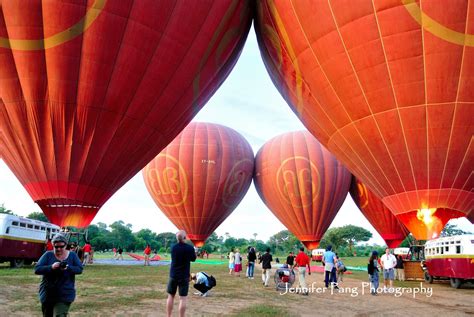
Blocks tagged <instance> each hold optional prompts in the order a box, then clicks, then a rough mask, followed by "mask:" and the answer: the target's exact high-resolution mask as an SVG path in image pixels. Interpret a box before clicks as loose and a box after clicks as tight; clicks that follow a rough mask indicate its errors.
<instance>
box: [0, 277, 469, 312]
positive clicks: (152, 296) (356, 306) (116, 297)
mask: <svg viewBox="0 0 474 317" xmlns="http://www.w3.org/2000/svg"><path fill="white" fill-rule="evenodd" d="M129 270H131V269H129ZM141 271H142V270H138V269H136V271H135V272H141ZM143 271H144V272H149V273H145V276H147V277H148V276H149V277H150V279H151V280H152V282H151V283H149V284H148V285H147V286H144V285H145V284H142V285H143V286H140V285H128V286H126V287H120V286H106V285H104V286H103V287H98V288H96V286H97V285H94V284H87V283H86V281H87V280H86V279H84V280H79V282H78V284H79V285H78V288H79V289H82V292H81V295H80V296H78V298H77V300H76V302H75V303H74V304H73V308H72V309H71V312H70V316H73V317H74V316H127V317H128V316H164V315H165V309H166V297H167V294H166V290H165V288H166V281H167V271H165V270H162V269H161V270H160V269H155V268H149V269H148V268H147V269H144V270H143ZM127 272H128V271H127ZM158 272H163V273H164V274H162V275H161V276H160V275H158V274H157V273H158ZM273 272H274V270H273ZM255 273H256V274H255V279H254V280H250V279H247V278H245V277H244V275H242V276H241V277H240V278H239V277H235V276H229V275H228V274H227V272H226V271H225V270H222V269H219V270H216V271H215V273H213V274H215V276H216V278H217V281H218V282H217V283H218V285H217V287H216V288H215V289H213V290H212V295H211V296H210V297H206V298H203V297H199V296H196V295H193V289H192V287H191V288H190V294H189V296H188V310H187V312H188V314H187V315H188V316H226V315H234V316H235V315H239V316H253V315H254V314H250V313H248V311H249V308H252V307H253V308H256V307H272V306H275V307H277V309H279V310H277V311H286V312H287V313H288V315H290V316H328V315H331V316H375V315H378V316H380V315H382V316H400V315H406V316H412V315H416V316H429V317H441V316H449V317H451V316H467V315H471V316H472V315H474V303H473V302H474V301H473V299H474V296H473V295H474V287H472V286H471V287H467V288H463V289H458V290H455V289H452V288H451V287H450V286H449V283H434V284H425V283H422V284H421V283H420V282H410V283H406V285H407V288H405V289H398V293H395V294H383V293H381V294H379V295H377V296H372V295H370V294H369V286H368V284H367V283H366V282H364V281H360V280H358V279H355V278H350V277H348V276H346V277H345V278H344V282H343V283H341V284H340V287H341V290H340V292H337V291H331V290H330V289H324V288H323V286H324V283H323V274H322V273H313V274H311V275H310V276H307V284H308V285H309V286H310V287H312V288H311V290H310V294H309V295H308V296H303V295H299V294H293V293H291V292H280V291H276V290H275V288H274V284H273V282H272V283H271V287H267V288H265V287H264V286H263V285H262V282H261V279H260V277H261V270H260V269H257V270H256V272H255ZM85 276H87V275H85ZM157 276H159V279H157ZM24 278H25V279H28V283H27V284H25V285H15V283H4V284H3V285H2V287H1V288H0V307H1V309H0V317H1V316H39V315H40V314H39V312H40V309H39V305H38V301H37V290H38V283H39V277H36V276H33V277H30V276H25V277H24ZM135 278H136V277H135ZM88 281H89V283H92V282H93V281H92V279H90V280H88ZM123 281H126V280H123ZM296 284H298V283H297V282H296V283H295V285H294V286H295V287H296V286H297V285H296ZM420 287H423V289H421V288H420ZM414 289H417V290H418V291H421V293H418V294H415V295H414V294H413V290H414ZM94 292H97V293H94ZM145 293H147V294H149V295H147V296H146V297H140V296H138V295H140V294H145ZM97 298H98V300H99V301H100V304H99V305H97V304H96V306H94V308H92V309H90V308H89V309H88V308H87V307H88V305H87V303H90V302H91V301H94V300H97ZM127 298H136V300H133V301H131V300H128V301H127V300H126V299H127ZM177 299H178V298H177ZM110 302H112V303H115V302H116V303H117V305H112V306H110V305H108V306H107V305H106V304H107V303H110ZM177 302H178V300H176V303H175V309H174V316H177V309H178V307H177ZM275 315H276V316H278V314H275ZM266 316H268V314H267V315H266Z"/></svg>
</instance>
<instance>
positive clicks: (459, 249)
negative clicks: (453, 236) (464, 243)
mask: <svg viewBox="0 0 474 317" xmlns="http://www.w3.org/2000/svg"><path fill="white" fill-rule="evenodd" d="M460 253H461V246H460V245H457V246H456V254H460Z"/></svg>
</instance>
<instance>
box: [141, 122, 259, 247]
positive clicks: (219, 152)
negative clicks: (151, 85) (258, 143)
mask: <svg viewBox="0 0 474 317" xmlns="http://www.w3.org/2000/svg"><path fill="white" fill-rule="evenodd" d="M253 165H254V157H253V151H252V148H251V147H250V144H249V143H248V142H247V141H246V140H245V139H244V138H243V137H242V136H241V135H240V134H239V133H238V132H237V131H235V130H233V129H231V128H228V127H224V126H222V125H219V124H212V123H202V122H192V123H190V124H189V125H188V126H187V127H186V128H185V129H184V130H183V132H181V134H179V135H178V137H177V138H176V139H174V140H173V142H171V143H170V144H169V145H168V146H167V147H166V148H165V149H164V150H163V151H162V152H161V153H160V154H159V155H158V156H157V157H156V158H154V159H153V160H152V161H151V162H150V163H148V165H147V166H146V167H145V168H144V169H143V178H144V179H145V184H146V187H147V189H148V191H149V192H150V195H151V196H152V197H153V200H154V201H155V203H156V204H157V205H158V207H159V208H160V209H161V211H163V213H164V214H165V215H166V216H167V217H168V218H169V219H170V220H171V222H173V223H174V224H175V226H176V227H178V228H179V229H184V230H185V231H186V232H187V234H188V237H189V239H190V240H191V241H192V242H193V243H194V245H195V246H197V247H202V246H203V245H204V242H205V241H206V239H207V238H208V237H209V236H210V235H211V234H212V233H213V232H214V231H215V230H216V228H217V227H218V226H219V225H220V224H221V223H222V222H223V221H224V220H225V219H226V218H227V217H228V216H229V215H230V214H231V213H232V211H233V210H234V209H235V208H236V207H237V205H238V204H239V202H240V201H241V200H242V198H243V197H244V195H245V194H246V193H247V190H248V188H249V186H250V183H251V182H252V175H253Z"/></svg>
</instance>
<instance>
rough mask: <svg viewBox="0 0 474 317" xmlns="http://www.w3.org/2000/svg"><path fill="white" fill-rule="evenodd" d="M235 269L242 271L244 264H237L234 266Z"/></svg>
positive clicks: (237, 271)
mask: <svg viewBox="0 0 474 317" xmlns="http://www.w3.org/2000/svg"><path fill="white" fill-rule="evenodd" d="M234 271H235V272H236V273H239V272H241V271H242V264H236V265H235V266H234Z"/></svg>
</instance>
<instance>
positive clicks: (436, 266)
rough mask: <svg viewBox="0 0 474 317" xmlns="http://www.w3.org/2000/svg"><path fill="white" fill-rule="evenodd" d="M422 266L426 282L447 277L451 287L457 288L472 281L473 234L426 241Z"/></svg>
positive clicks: (473, 274) (473, 271) (473, 268)
mask: <svg viewBox="0 0 474 317" xmlns="http://www.w3.org/2000/svg"><path fill="white" fill-rule="evenodd" d="M423 267H424V271H425V280H426V281H427V282H428V283H433V280H434V279H449V280H450V282H451V286H452V287H454V288H459V287H460V286H461V285H462V284H463V283H464V282H472V281H474V234H466V235H458V236H452V237H442V238H438V239H434V240H430V241H427V242H426V244H425V261H424V263H423Z"/></svg>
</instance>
